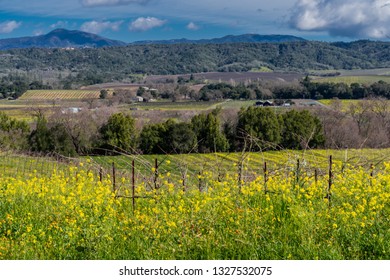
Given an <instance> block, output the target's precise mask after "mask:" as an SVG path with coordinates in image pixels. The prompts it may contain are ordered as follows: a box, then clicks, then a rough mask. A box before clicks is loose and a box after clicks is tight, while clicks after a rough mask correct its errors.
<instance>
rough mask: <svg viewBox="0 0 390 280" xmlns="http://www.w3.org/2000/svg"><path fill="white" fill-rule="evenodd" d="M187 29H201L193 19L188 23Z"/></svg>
mask: <svg viewBox="0 0 390 280" xmlns="http://www.w3.org/2000/svg"><path fill="white" fill-rule="evenodd" d="M187 29H188V30H193V31H195V30H199V26H198V25H196V24H195V23H193V22H192V21H191V22H190V23H189V24H187Z"/></svg>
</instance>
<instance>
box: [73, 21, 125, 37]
mask: <svg viewBox="0 0 390 280" xmlns="http://www.w3.org/2000/svg"><path fill="white" fill-rule="evenodd" d="M122 23H123V21H114V22H111V21H95V20H93V21H88V22H85V23H83V24H82V25H81V28H80V29H81V30H82V31H85V32H90V33H94V34H99V33H101V32H103V31H105V30H112V31H118V30H119V28H120V26H121V25H122Z"/></svg>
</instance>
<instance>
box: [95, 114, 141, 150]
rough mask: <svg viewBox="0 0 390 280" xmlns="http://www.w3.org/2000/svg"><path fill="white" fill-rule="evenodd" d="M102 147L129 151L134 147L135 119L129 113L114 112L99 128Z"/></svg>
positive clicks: (135, 141)
mask: <svg viewBox="0 0 390 280" xmlns="http://www.w3.org/2000/svg"><path fill="white" fill-rule="evenodd" d="M100 133H101V140H102V145H101V146H102V147H103V148H107V149H113V150H119V151H127V152H131V151H133V150H134V149H135V148H136V144H137V137H136V131H135V121H134V119H133V118H132V117H131V116H129V115H124V114H123V113H116V114H113V115H111V116H110V118H109V119H108V121H107V123H106V124H105V125H103V126H102V127H101V129H100Z"/></svg>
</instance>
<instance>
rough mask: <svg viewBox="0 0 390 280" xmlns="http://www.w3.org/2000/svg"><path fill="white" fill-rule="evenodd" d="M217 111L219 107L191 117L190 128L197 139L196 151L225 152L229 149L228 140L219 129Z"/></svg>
mask: <svg viewBox="0 0 390 280" xmlns="http://www.w3.org/2000/svg"><path fill="white" fill-rule="evenodd" d="M219 113H220V109H216V110H214V111H213V112H211V113H209V114H207V115H206V114H200V115H197V116H194V117H193V118H192V119H191V125H192V130H193V131H194V133H195V135H196V138H197V140H198V151H199V152H201V153H208V152H225V151H227V150H228V149H229V142H228V141H227V139H226V136H225V135H224V134H223V132H222V130H221V124H220V121H219Z"/></svg>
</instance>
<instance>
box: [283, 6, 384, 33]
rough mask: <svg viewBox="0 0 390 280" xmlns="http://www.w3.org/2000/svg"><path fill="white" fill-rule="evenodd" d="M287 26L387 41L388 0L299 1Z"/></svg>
mask: <svg viewBox="0 0 390 280" xmlns="http://www.w3.org/2000/svg"><path fill="white" fill-rule="evenodd" d="M290 24H291V26H292V27H294V28H296V29H298V30H302V31H326V32H328V33H329V34H330V35H332V36H345V37H351V38H359V37H369V38H375V39H381V38H386V37H388V36H390V0H299V1H298V2H297V4H296V5H295V8H294V10H293V14H292V17H291V19H290Z"/></svg>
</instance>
